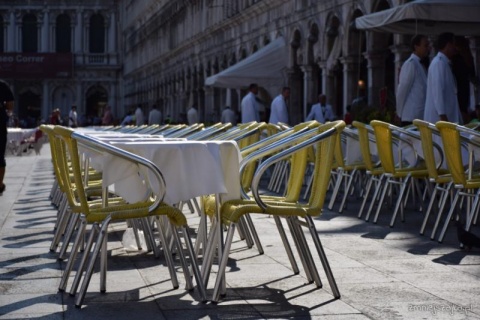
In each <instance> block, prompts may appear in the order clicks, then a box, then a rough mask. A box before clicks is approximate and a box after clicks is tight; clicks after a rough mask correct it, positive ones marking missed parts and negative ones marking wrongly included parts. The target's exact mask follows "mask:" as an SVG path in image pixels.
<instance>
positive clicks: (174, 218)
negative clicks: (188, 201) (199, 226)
mask: <svg viewBox="0 0 480 320" xmlns="http://www.w3.org/2000/svg"><path fill="white" fill-rule="evenodd" d="M152 204H153V202H152V201H144V202H137V203H125V204H119V205H114V206H110V207H105V208H98V207H91V208H90V212H89V214H88V215H87V216H86V219H87V222H89V223H93V222H102V221H103V220H105V218H106V217H108V216H109V215H110V216H111V218H112V220H126V219H138V218H145V217H150V216H156V215H164V216H166V217H168V219H169V220H170V222H171V223H172V224H174V225H175V226H184V225H186V224H187V219H186V218H185V216H184V215H183V213H182V212H181V211H180V210H179V209H177V208H174V207H172V206H169V205H167V204H160V206H158V208H157V209H156V210H155V211H153V212H149V207H150V206H151V205H152Z"/></svg>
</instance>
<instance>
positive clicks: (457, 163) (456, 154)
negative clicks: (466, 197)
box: [435, 121, 466, 185]
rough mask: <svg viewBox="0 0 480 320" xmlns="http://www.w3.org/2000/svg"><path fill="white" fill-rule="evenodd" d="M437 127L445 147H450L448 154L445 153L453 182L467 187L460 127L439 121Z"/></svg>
mask: <svg viewBox="0 0 480 320" xmlns="http://www.w3.org/2000/svg"><path fill="white" fill-rule="evenodd" d="M435 126H436V127H437V128H438V130H439V131H440V136H441V137H442V143H443V145H444V146H448V152H445V158H446V160H447V167H448V170H449V171H450V174H451V175H452V180H453V182H454V183H455V184H461V185H465V184H466V176H465V169H464V167H463V161H462V146H461V138H460V132H458V130H457V126H458V125H457V124H456V123H451V122H446V121H438V122H437V123H436V124H435Z"/></svg>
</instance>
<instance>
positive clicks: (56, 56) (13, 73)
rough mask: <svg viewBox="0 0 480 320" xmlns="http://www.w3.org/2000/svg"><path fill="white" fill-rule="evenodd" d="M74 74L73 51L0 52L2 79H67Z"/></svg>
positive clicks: (0, 76)
mask: <svg viewBox="0 0 480 320" xmlns="http://www.w3.org/2000/svg"><path fill="white" fill-rule="evenodd" d="M72 76H73V54H71V53H26V52H19V53H11V52H9V53H3V52H2V53H0V78H1V79H59V78H60V79H65V78H71V77H72Z"/></svg>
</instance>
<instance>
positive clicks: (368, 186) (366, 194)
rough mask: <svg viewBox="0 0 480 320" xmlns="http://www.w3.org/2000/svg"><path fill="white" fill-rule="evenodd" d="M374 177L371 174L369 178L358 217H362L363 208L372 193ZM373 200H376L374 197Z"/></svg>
mask: <svg viewBox="0 0 480 320" xmlns="http://www.w3.org/2000/svg"><path fill="white" fill-rule="evenodd" d="M373 179H374V177H373V176H370V179H368V182H367V187H366V190H365V194H364V195H363V201H362V205H361V206H360V210H359V211H358V216H357V218H358V219H361V218H362V213H363V209H364V208H365V204H366V203H367V199H368V196H369V195H370V189H371V188H372V184H373ZM372 201H374V199H372Z"/></svg>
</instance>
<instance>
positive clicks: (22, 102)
mask: <svg viewBox="0 0 480 320" xmlns="http://www.w3.org/2000/svg"><path fill="white" fill-rule="evenodd" d="M40 92H41V90H40V88H39V87H38V86H26V87H23V88H22V89H20V90H19V94H18V118H19V119H20V120H26V121H27V123H33V124H36V122H37V120H39V119H40V117H41V106H42V101H41V100H42V99H41V98H42V96H41V94H40Z"/></svg>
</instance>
